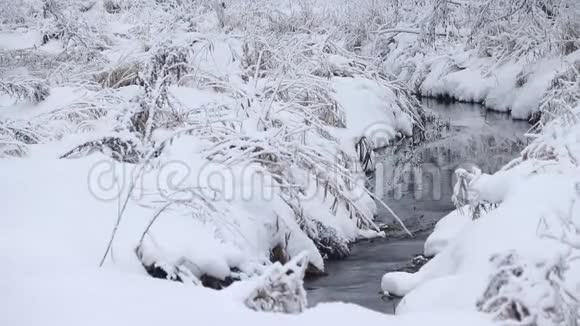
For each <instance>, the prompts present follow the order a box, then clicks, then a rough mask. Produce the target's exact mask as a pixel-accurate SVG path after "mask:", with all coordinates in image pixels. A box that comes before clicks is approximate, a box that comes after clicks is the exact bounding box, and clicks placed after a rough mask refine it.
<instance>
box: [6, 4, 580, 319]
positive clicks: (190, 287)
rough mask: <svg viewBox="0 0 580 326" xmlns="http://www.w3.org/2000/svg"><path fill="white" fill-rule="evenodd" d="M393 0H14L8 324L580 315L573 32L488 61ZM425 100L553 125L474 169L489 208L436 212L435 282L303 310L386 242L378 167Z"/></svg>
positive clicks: (423, 11)
mask: <svg viewBox="0 0 580 326" xmlns="http://www.w3.org/2000/svg"><path fill="white" fill-rule="evenodd" d="M395 2H396V5H395V4H394V3H392V2H391V1H384V2H381V1H374V0H360V1H352V2H351V1H342V2H341V3H340V4H338V5H335V4H334V3H328V2H325V1H314V0H313V1H281V0H280V1H277V0H273V1H267V0H255V1H242V0H230V1H224V2H197V1H180V0H165V1H158V0H145V1H137V0H95V1H84V0H78V1H75V0H42V1H41V0H17V1H4V2H1V3H0V182H1V183H0V207H1V208H2V212H1V213H0V260H1V261H2V262H3V268H2V272H0V307H1V308H0V324H2V325H36V324H40V323H42V324H47V325H79V324H81V325H84V324H94V325H103V324H107V325H126V324H136V325H138V324H151V325H153V324H159V323H167V322H170V323H171V322H176V323H177V322H178V323H182V322H186V323H187V322H196V323H199V322H200V321H201V322H214V323H215V322H217V323H254V324H261V323H264V324H266V323H268V324H270V323H288V324H290V323H292V324H295V323H300V322H303V323H322V322H327V321H334V322H338V323H345V324H346V323H366V322H369V323H370V322H373V323H375V322H376V323H386V324H389V325H419V324H425V323H429V324H433V325H454V324H458V325H465V324H468V325H488V324H491V320H492V319H495V321H504V320H516V321H517V322H522V321H524V322H525V321H528V319H526V318H528V317H529V318H536V319H535V320H538V321H541V322H549V321H554V320H557V318H561V319H560V321H561V320H565V321H566V322H568V321H570V320H572V319H570V316H571V315H572V316H576V315H574V313H571V312H570V311H572V312H574V311H573V310H570V309H571V308H570V307H576V306H574V304H575V302H574V300H573V299H570V297H569V296H568V294H569V293H572V294H574V293H578V287H577V284H575V283H574V282H575V280H574V278H573V277H571V276H568V275H574V271H575V270H574V269H573V266H570V267H569V266H567V265H566V264H568V263H570V262H571V261H572V259H571V258H570V257H571V256H570V255H574V254H575V249H574V250H572V249H571V248H575V247H578V245H577V244H578V243H577V238H573V236H575V234H574V231H575V230H576V229H575V228H573V227H571V225H572V224H573V223H572V222H573V221H574V218H575V217H577V216H578V214H577V207H576V206H574V205H572V206H570V205H571V203H575V199H576V198H577V197H578V196H579V194H578V187H577V186H576V184H577V183H576V182H577V179H578V177H579V175H578V160H577V157H579V156H578V155H580V148H579V146H578V144H579V143H580V138H579V135H580V133H579V131H578V130H579V129H578V127H577V125H576V121H577V119H578V116H577V111H578V108H577V107H576V105H577V103H576V102H577V100H578V99H579V98H580V96H578V78H577V72H578V70H577V69H578V68H577V67H578V66H577V62H578V60H579V58H578V56H579V52H578V50H577V47H576V48H574V47H575V46H576V45H577V43H578V42H577V40H575V39H572V40H568V39H565V40H564V41H562V42H563V44H559V45H562V46H563V45H565V46H566V48H565V50H562V51H561V53H560V55H559V56H558V55H556V54H554V53H553V52H550V51H543V52H541V55H539V58H536V59H534V60H533V61H530V62H528V61H524V59H523V58H524V57H526V58H527V56H525V55H524V54H522V55H521V56H519V55H515V56H514V53H516V54H519V53H520V52H513V51H512V52H510V51H511V50H510V51H508V52H507V53H508V54H509V55H510V57H509V58H507V59H506V58H504V57H501V58H498V53H499V54H504V53H506V51H503V52H502V48H501V46H499V45H497V44H495V45H494V47H492V48H493V49H494V51H495V52H493V51H492V53H491V54H490V55H487V56H482V55H481V53H480V52H477V51H476V49H470V48H467V47H465V45H466V44H464V43H462V42H464V41H465V38H463V39H462V37H464V35H460V37H458V36H457V35H452V34H453V33H449V32H448V30H444V31H442V30H441V28H442V26H441V25H444V26H447V27H449V26H451V25H450V24H448V23H446V22H447V20H448V18H449V17H448V16H445V15H448V14H449V12H448V11H443V12H440V9H438V8H440V7H437V6H436V7H435V9H436V10H434V11H433V10H429V6H430V5H431V4H429V5H428V6H425V2H424V1H410V2H408V3H407V2H406V3H404V4H399V1H395ZM429 3H430V2H429ZM433 3H435V4H436V3H440V4H441V6H444V7H447V6H448V5H454V6H455V5H457V6H460V8H464V6H467V8H472V7H471V4H476V5H481V1H473V2H467V3H463V2H458V3H455V2H454V3H453V4H451V3H450V2H449V3H448V1H439V0H437V1H434V2H433ZM468 4H469V5H468ZM502 4H503V2H502ZM504 5H505V4H504ZM565 5H568V6H569V7H567V9H568V10H566V11H565V12H566V14H563V13H562V11H556V10H555V9H554V8H552V7H544V9H543V11H542V12H544V14H543V15H544V16H549V17H548V18H545V17H544V19H548V20H549V19H553V17H554V15H555V14H554V13H556V12H557V13H558V15H560V16H557V17H558V18H560V17H563V18H566V19H563V20H562V21H563V22H562V21H560V20H558V21H557V22H555V23H554V24H551V25H549V24H546V25H545V26H548V25H549V26H553V28H551V29H550V30H549V32H550V33H548V34H549V35H550V36H551V37H552V36H553V37H556V36H562V35H564V36H566V35H569V34H570V33H572V34H573V32H575V31H577V30H576V29H574V28H575V25H573V24H571V23H570V21H572V23H573V22H575V20H574V18H575V17H577V16H574V15H575V14H576V12H577V11H576V10H577V8H576V6H574V3H572V2H569V1H567V2H565ZM522 8H527V7H525V6H524V7H522ZM531 8H532V9H534V8H536V7H531ZM546 8H547V9H546ZM560 9H561V7H560ZM518 10H519V9H518ZM534 10H537V8H536V9H534ZM547 12H552V13H551V14H550V13H547ZM439 14H441V15H443V16H438V15H439ZM462 14H463V15H464V16H459V15H458V16H457V17H461V18H462V19H464V18H465V17H468V16H469V14H471V11H470V10H466V11H465V12H464V13H462ZM568 14H569V15H570V17H571V18H570V17H568ZM482 17H483V16H482ZM518 17H519V18H518V19H520V20H519V21H524V22H525V19H524V18H526V17H527V16H525V15H524V16H522V17H524V18H522V17H520V16H518ZM542 17H543V16H542ZM550 17H552V18H550ZM468 18H469V17H468ZM484 18H485V17H484ZM485 19H488V18H485ZM570 19H571V20H570ZM439 20H441V21H442V22H443V24H441V21H439ZM409 22H416V24H419V25H420V24H423V25H424V26H417V25H413V26H408V25H409ZM544 23H545V21H544ZM510 24H511V22H510ZM508 25H509V24H508ZM433 26H434V27H433ZM509 26H511V25H509ZM518 26H519V25H518ZM431 27H433V28H434V31H433V33H431V34H433V35H435V36H439V35H440V34H442V33H443V34H446V37H447V38H446V40H445V42H444V45H448V46H450V47H448V48H447V49H446V50H445V51H446V52H445V53H442V52H441V51H442V50H441V49H442V47H441V44H438V42H439V41H437V42H426V41H425V37H427V36H429V35H431V34H430V32H429V31H426V30H422V28H424V29H429V28H431ZM560 27H566V28H569V29H570V31H572V32H570V31H569V30H568V29H566V30H563V31H564V32H562V33H561V34H558V33H557V32H555V30H557V29H558V30H559V28H560ZM450 28H451V27H450ZM473 28H474V29H475V27H473ZM451 29H452V28H451ZM389 30H390V31H391V32H388V31H389ZM396 30H399V32H397V31H396ZM400 31H403V33H402V34H401V32H400ZM409 31H410V32H409ZM393 33H394V34H397V35H396V36H392V37H391V36H390V35H391V34H393ZM399 34H400V35H399ZM479 35H480V34H479ZM508 36H509V37H511V35H508ZM509 37H507V39H508V40H507V43H506V44H508V43H509V42H510V40H511V39H510V38H509ZM532 40H533V41H534V42H538V40H537V38H532ZM550 40H551V39H550ZM486 41H489V40H487V39H486ZM423 42H426V43H423ZM534 42H531V43H532V44H536V43H534ZM564 43H565V44H564ZM486 44H487V43H486ZM509 44H511V43H509ZM547 44H548V45H554V44H552V43H551V41H550V42H547ZM451 45H452V46H451ZM544 45H545V44H544V43H541V41H540V43H539V44H538V45H537V47H538V48H542V49H543V47H544ZM556 45H558V44H556ZM470 46H475V47H476V48H477V49H479V50H481V49H482V48H484V46H483V45H482V44H480V43H477V44H475V45H473V44H471V45H470ZM498 48H499V49H500V50H497V49H498ZM515 48H516V49H517V50H518V51H520V50H521V44H519V43H517V46H516V47H515ZM560 48H562V47H560ZM418 49H423V50H424V51H419V50H418ZM496 50H497V51H496ZM504 50H505V49H504ZM532 52H533V51H532ZM526 55H527V53H526ZM395 76H397V77H395ZM406 83H410V84H412V87H408V86H407V84H406ZM413 87H414V88H417V89H413ZM413 90H418V91H419V93H421V94H423V95H431V96H439V95H441V96H443V95H445V96H450V97H454V98H457V99H461V100H470V101H479V102H485V104H486V105H487V106H489V107H491V108H494V109H496V110H502V111H511V113H512V115H513V116H514V117H516V118H527V117H528V116H529V115H530V114H531V113H533V112H536V111H538V110H540V111H541V112H542V114H543V115H542V117H541V119H537V120H538V121H539V122H540V125H539V127H541V128H540V129H541V131H542V134H541V135H537V136H536V137H537V139H536V140H535V142H534V143H533V144H532V145H530V147H528V149H527V150H526V151H525V152H524V153H522V157H521V158H520V159H519V160H517V161H515V162H513V163H512V164H511V165H509V166H507V167H505V168H504V169H503V170H502V171H500V172H498V173H496V174H494V175H482V174H480V173H478V171H463V172H462V173H463V174H462V175H461V177H462V179H461V180H464V183H463V184H460V185H459V186H458V191H457V198H456V200H457V203H458V205H459V206H465V207H464V209H463V210H464V211H466V212H469V213H468V214H470V215H461V214H459V212H454V213H452V214H450V215H449V216H448V217H446V218H445V219H443V220H442V221H441V222H440V223H439V225H438V226H437V228H436V230H435V231H434V233H433V235H431V237H430V238H429V240H428V241H427V243H426V248H425V253H426V254H428V255H435V257H434V258H433V259H432V260H431V261H430V262H429V263H428V264H426V265H425V266H424V267H423V268H422V269H421V270H420V271H419V272H418V273H416V274H404V273H395V274H387V275H385V277H384V278H383V280H382V286H383V289H384V290H385V291H387V292H390V293H393V294H397V295H406V296H405V298H404V300H403V302H402V304H401V306H400V307H399V309H398V313H399V314H401V315H402V316H395V317H388V316H383V315H379V314H377V313H374V312H371V311H368V310H365V309H363V308H360V307H356V306H353V305H346V304H340V303H333V304H325V305H320V306H318V307H315V308H313V309H308V310H306V309H305V304H304V300H305V294H304V289H303V287H302V280H301V278H302V276H303V273H305V272H306V273H313V274H315V273H321V272H323V271H324V258H326V257H334V258H341V257H344V256H346V255H348V254H349V247H348V245H349V244H351V243H352V242H353V241H355V240H357V239H360V238H369V237H377V236H383V233H382V232H380V231H379V229H378V227H377V226H376V225H375V224H374V222H373V219H374V214H375V213H376V205H377V204H376V203H375V201H374V200H373V198H372V196H371V194H370V193H368V192H367V190H366V189H365V175H364V172H365V170H366V171H370V170H371V169H372V164H371V165H369V164H368V163H369V162H371V160H369V159H372V155H373V153H372V149H373V148H377V147H382V146H385V145H388V144H389V143H391V142H392V141H393V140H394V139H402V138H409V137H416V136H420V135H418V133H420V131H421V129H422V128H424V118H425V116H424V113H423V112H422V109H421V108H420V106H419V104H418V101H417V100H416V99H415V98H414V96H413V95H412V92H413ZM554 117H556V119H554ZM548 189H549V190H548ZM496 206H497V207H496ZM570 207H571V208H570ZM484 208H485V209H484ZM466 214H467V213H466ZM466 216H467V217H466ZM474 216H475V217H477V219H474V220H472V217H474ZM538 226H541V227H542V228H540V229H541V230H542V231H545V232H544V233H543V236H539V235H538V229H539V228H538ZM563 232H567V233H563ZM564 234H566V236H564ZM506 271H507V272H506ZM576 274H577V273H576ZM522 275H523V276H522ZM151 276H156V277H158V278H165V279H170V280H173V281H181V282H172V281H168V280H158V279H154V278H152V277H151ZM232 281H239V282H236V283H234V284H233V285H231V286H230V287H228V288H227V289H225V290H222V291H219V292H217V291H215V290H210V289H206V288H204V287H202V286H199V285H201V284H203V285H206V286H210V287H214V288H221V287H224V286H227V285H229V284H230V283H231V282H232ZM497 284H500V285H497ZM506 284H507V285H506ZM522 284H523V285H522ZM506 291H507V292H506ZM506 293H507V294H506ZM441 297H443V298H445V299H444V300H441ZM558 300H560V301H558ZM563 302H564V303H566V304H562V303H563ZM248 308H252V309H255V310H266V311H270V312H272V311H276V312H292V313H297V312H302V313H301V314H298V315H283V314H274V313H265V312H255V311H252V310H251V309H248ZM564 308H566V309H569V308H570V309H569V310H565V309H564ZM576 312H577V311H576ZM565 318H568V319H565ZM556 324H557V323H556Z"/></svg>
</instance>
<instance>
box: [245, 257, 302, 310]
mask: <svg viewBox="0 0 580 326" xmlns="http://www.w3.org/2000/svg"><path fill="white" fill-rule="evenodd" d="M307 263H308V259H307V256H305V254H301V255H299V256H297V257H295V258H294V259H292V260H291V261H289V262H288V263H286V264H284V265H281V264H280V263H275V264H273V265H272V266H270V267H269V268H268V270H267V271H266V272H264V275H262V276H260V277H259V278H258V279H257V280H256V285H255V288H254V290H252V291H251V292H250V293H249V295H248V296H247V298H246V300H245V301H244V303H245V304H246V306H247V307H248V308H250V309H253V310H257V311H269V312H283V313H294V314H295V313H300V312H302V311H303V310H304V309H306V290H304V286H303V281H302V279H303V278H304V273H305V271H306V266H307V265H308V264H307Z"/></svg>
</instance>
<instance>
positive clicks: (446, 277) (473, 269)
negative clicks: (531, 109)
mask: <svg viewBox="0 0 580 326" xmlns="http://www.w3.org/2000/svg"><path fill="white" fill-rule="evenodd" d="M575 130H576V131H577V130H578V128H577V127H574V129H571V130H569V131H568V133H572V134H575V133H576V131H575ZM566 138H568V137H566ZM566 138H564V139H566ZM568 139H570V138H568ZM562 140H563V139H562ZM569 141H571V142H573V143H575V142H577V139H575V140H569ZM568 159H569V158H568ZM579 181H580V174H579V173H578V169H577V168H571V167H570V166H569V165H568V163H567V159H566V158H565V157H562V158H561V159H560V162H558V161H540V160H535V159H529V160H521V161H519V162H518V164H515V165H514V166H512V167H509V168H504V169H503V170H501V171H499V172H497V173H496V174H494V175H485V174H482V175H479V178H477V177H476V178H475V179H473V180H472V181H471V183H470V189H471V191H474V192H477V193H479V194H480V195H481V196H480V197H478V199H482V200H486V201H488V202H496V203H500V204H499V206H498V207H497V208H495V209H492V210H491V211H489V212H487V213H485V212H484V213H483V214H482V215H481V216H480V217H479V218H477V219H475V220H471V214H470V213H469V210H468V209H466V207H464V208H463V209H462V210H461V212H460V210H456V211H454V212H452V213H450V214H449V215H447V216H446V217H444V218H443V219H442V220H441V221H439V223H438V224H437V226H436V227H435V229H434V231H433V233H432V234H431V235H430V236H429V238H428V240H427V241H426V243H425V254H426V255H435V257H434V258H433V259H432V260H431V261H429V262H428V263H427V264H426V265H424V266H423V267H422V268H421V269H420V270H419V271H418V272H417V273H414V274H410V273H402V272H393V273H387V274H385V275H384V276H383V279H382V282H381V286H382V289H383V291H385V292H388V293H391V294H395V295H400V296H405V298H404V299H403V301H402V303H401V305H400V306H399V309H398V310H397V313H398V314H399V313H400V314H404V313H411V312H413V313H415V312H427V311H433V310H437V311H441V310H443V311H445V310H450V309H451V310H460V311H475V310H476V301H477V300H479V299H480V298H481V295H482V294H483V292H484V290H485V287H486V286H487V284H488V282H489V279H490V278H491V276H492V275H493V274H494V273H495V271H496V267H495V265H494V264H493V263H492V262H493V257H496V256H498V255H501V254H503V253H509V252H515V253H517V255H518V257H521V259H523V260H524V261H529V262H530V265H532V266H533V265H535V266H544V265H549V264H550V262H552V261H554V260H557V259H559V258H558V257H563V255H565V252H566V251H567V250H568V249H567V248H566V246H565V245H564V244H563V243H562V242H561V241H558V240H553V239H552V238H551V237H546V236H542V234H543V233H542V232H541V231H540V230H541V229H542V225H547V226H548V227H549V230H550V232H551V233H552V232H553V233H554V234H559V232H561V231H558V230H561V227H560V226H559V225H560V221H561V219H562V218H565V217H564V216H568V215H569V214H571V215H569V216H570V217H571V218H573V221H574V222H576V223H577V222H578V220H577V217H578V216H580V215H579V214H578V213H579V211H578V207H577V206H575V205H574V204H573V203H575V200H576V198H577V196H578V194H577V190H576V187H577V183H578V182H579ZM547 190H549V191H547ZM574 268H575V267H574ZM574 268H573V269H572V270H575V271H577V270H576V269H574ZM570 272H571V271H570ZM571 282H572V281H571ZM530 293H531V292H530ZM532 297H533V296H532ZM531 302H533V305H538V304H539V303H538V302H537V301H533V300H531Z"/></svg>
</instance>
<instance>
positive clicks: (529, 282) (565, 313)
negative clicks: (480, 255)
mask: <svg viewBox="0 0 580 326" xmlns="http://www.w3.org/2000/svg"><path fill="white" fill-rule="evenodd" d="M492 261H493V263H494V264H495V266H496V268H497V272H496V273H495V274H494V276H493V277H492V278H491V280H490V282H489V284H488V286H487V289H486V290H485V292H484V294H483V295H482V297H481V298H480V300H479V301H478V303H477V307H478V309H479V310H480V311H482V312H484V313H488V314H490V315H491V316H492V318H493V319H494V320H495V321H496V322H498V323H499V324H501V325H538V326H544V325H545V326H549V325H577V324H578V322H579V321H580V319H579V317H580V315H579V312H580V310H579V308H580V301H578V298H576V297H575V295H574V294H572V292H570V290H567V289H566V288H565V287H564V286H565V285H564V280H563V279H562V277H563V275H564V273H565V272H566V270H567V267H566V262H565V260H563V259H560V260H555V263H554V264H553V265H551V264H547V265H534V264H530V263H529V262H526V261H523V260H522V259H521V258H519V257H518V256H517V254H515V253H513V252H512V253H507V254H504V255H499V256H496V257H493V258H492Z"/></svg>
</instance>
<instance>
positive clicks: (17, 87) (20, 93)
mask: <svg viewBox="0 0 580 326" xmlns="http://www.w3.org/2000/svg"><path fill="white" fill-rule="evenodd" d="M0 93H4V94H7V95H10V96H11V97H13V98H15V99H17V100H20V101H30V102H32V103H38V102H41V101H44V100H45V99H46V98H47V97H48V95H49V94H50V89H49V88H48V85H46V83H45V82H43V81H41V80H38V79H6V80H0Z"/></svg>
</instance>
